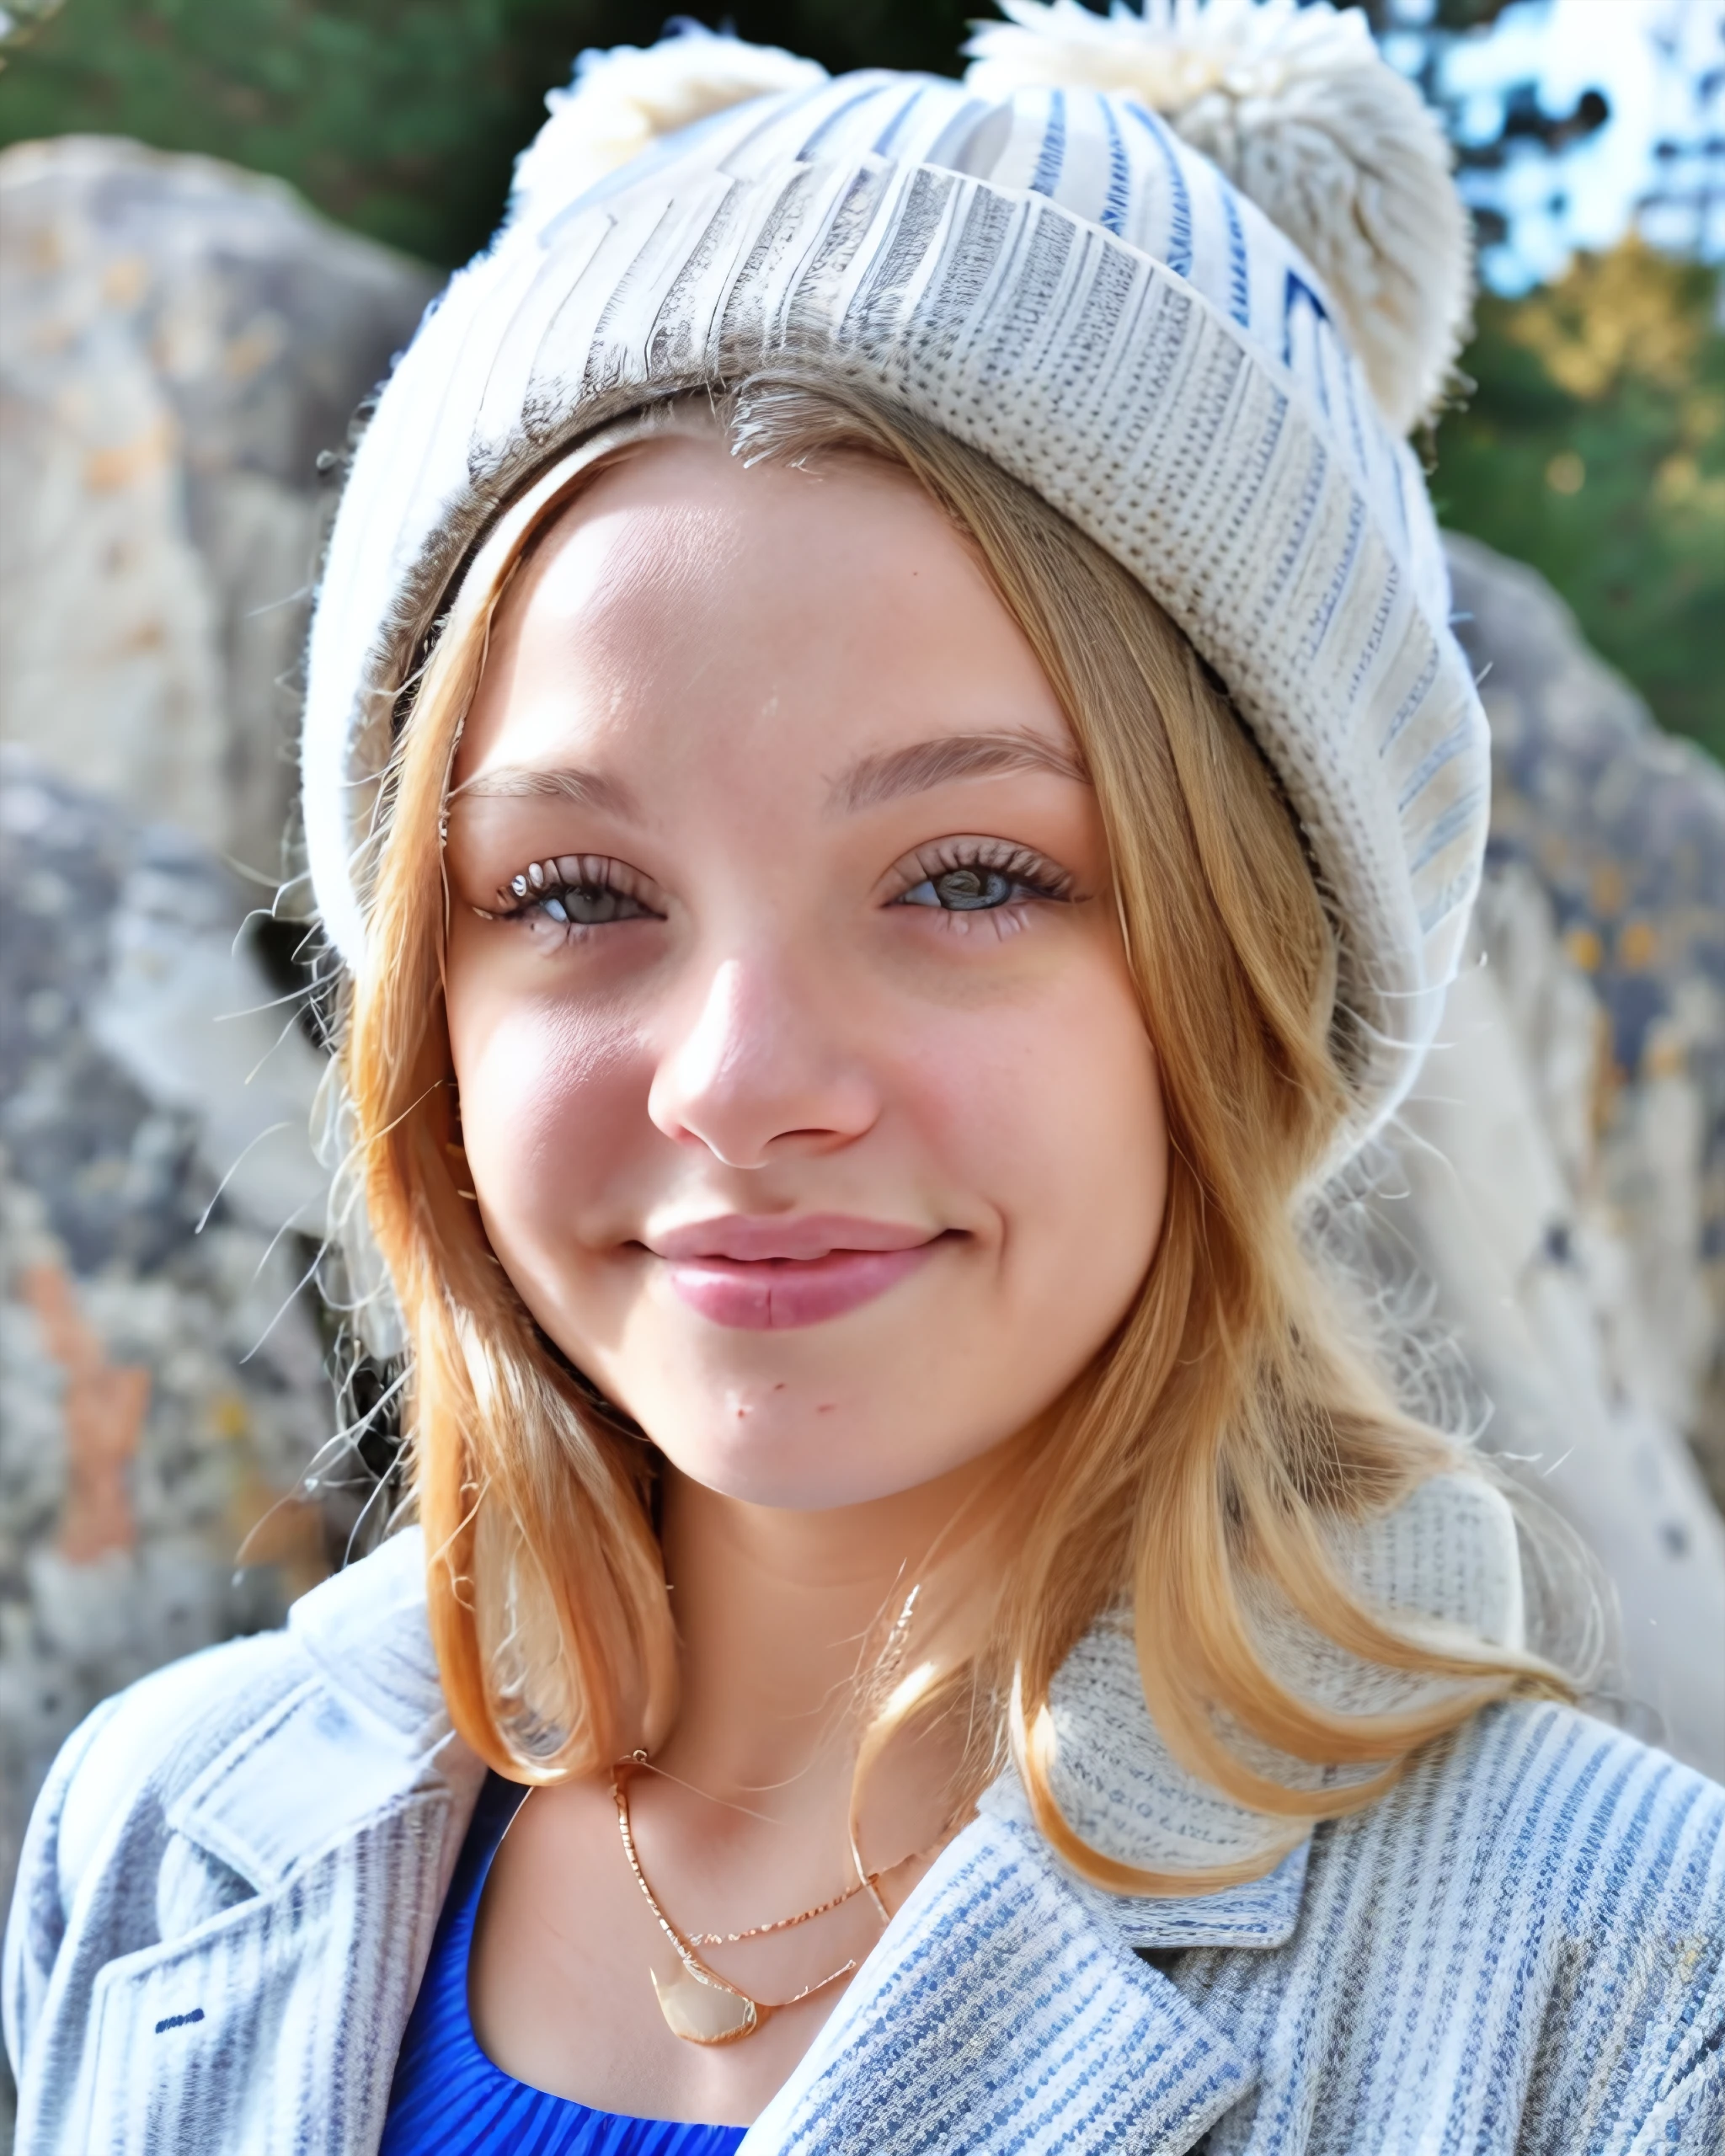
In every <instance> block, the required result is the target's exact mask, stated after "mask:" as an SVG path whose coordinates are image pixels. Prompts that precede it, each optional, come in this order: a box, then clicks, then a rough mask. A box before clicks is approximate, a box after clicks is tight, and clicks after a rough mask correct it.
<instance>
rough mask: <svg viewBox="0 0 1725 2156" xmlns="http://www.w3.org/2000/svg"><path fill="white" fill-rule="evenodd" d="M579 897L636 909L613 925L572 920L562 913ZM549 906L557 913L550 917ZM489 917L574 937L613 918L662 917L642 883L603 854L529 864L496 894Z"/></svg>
mask: <svg viewBox="0 0 1725 2156" xmlns="http://www.w3.org/2000/svg"><path fill="white" fill-rule="evenodd" d="M577 896H579V897H580V898H583V899H605V898H607V897H609V898H616V899H621V900H623V901H625V902H627V903H628V905H632V906H634V907H636V908H638V911H636V912H633V913H625V914H622V915H617V916H616V917H615V919H614V920H613V921H573V920H571V919H570V918H569V915H568V913H567V912H566V911H565V910H564V903H565V901H566V900H568V899H571V898H574V897H577ZM553 907H554V908H555V909H556V910H555V911H554V912H553ZM476 910H477V911H478V912H480V913H482V914H483V913H486V909H485V908H483V907H480V908H477V909H476ZM488 917H489V918H490V919H492V920H496V921H529V920H533V919H536V918H537V919H538V920H541V921H546V922H547V924H548V925H549V926H552V927H554V928H559V929H562V930H563V931H564V932H565V933H567V934H569V935H572V936H578V935H580V934H582V933H583V932H584V931H587V930H590V929H593V928H603V927H609V926H615V921H616V920H617V919H620V920H623V921H658V920H662V919H663V918H664V916H663V915H660V914H657V913H655V912H654V910H653V908H652V906H651V905H649V902H648V899H647V898H646V895H645V893H644V889H643V879H642V878H640V877H638V876H637V875H636V873H634V871H633V869H631V868H627V867H624V865H623V864H622V862H620V861H611V860H609V859H607V858H606V856H604V855H603V854H596V853H563V854H558V856H557V857H556V858H555V859H553V860H547V861H530V862H528V863H527V866H526V867H525V868H524V869H522V870H521V872H520V873H519V874H518V875H515V876H512V877H511V878H510V880H509V882H508V883H506V884H505V886H504V888H503V889H502V890H500V891H499V893H498V894H497V905H496V908H495V910H494V911H493V912H491V913H489V915H488Z"/></svg>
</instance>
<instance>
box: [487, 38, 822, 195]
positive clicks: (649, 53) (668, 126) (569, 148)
mask: <svg viewBox="0 0 1725 2156" xmlns="http://www.w3.org/2000/svg"><path fill="white" fill-rule="evenodd" d="M826 80H827V72H826V70H825V68H824V67H821V66H820V63H819V62H818V61H814V60H798V58H797V57H796V56H795V55H794V54H793V53H789V52H782V51H779V49H778V48H777V46H776V45H745V44H744V42H743V40H741V39H740V38H735V37H726V36H722V35H718V33H717V32H715V31H713V30H709V29H703V28H702V25H701V24H699V23H692V22H686V21H685V22H681V23H678V24H676V25H675V27H674V29H673V30H672V33H671V35H670V36H668V37H665V38H661V39H660V42H659V43H658V44H657V45H646V46H640V45H615V46H613V47H612V48H611V50H610V51H590V52H584V53H583V54H582V55H581V56H580V58H579V60H578V61H576V62H575V72H574V78H573V80H572V81H571V82H570V84H569V88H568V89H566V90H553V91H552V93H550V95H549V96H548V97H547V99H546V100H545V102H546V104H547V105H548V106H549V107H550V109H551V118H550V119H549V120H547V122H546V124H545V125H544V126H543V127H542V128H541V129H540V131H539V132H538V134H537V136H536V137H535V138H534V140H533V141H532V143H531V145H530V146H529V147H528V148H527V149H526V150H525V151H523V152H522V153H521V157H520V159H519V161H518V162H517V163H516V165H515V188H514V190H513V192H512V193H511V195H510V223H511V224H512V225H527V226H531V225H534V224H537V223H538V222H539V221H542V219H543V218H544V217H545V216H549V215H553V214H554V213H555V212H556V211H558V210H560V209H562V208H563V206H564V205H565V204H567V203H569V202H572V201H574V199H575V198H576V196H577V195H581V194H584V193H585V191H586V189H588V188H590V187H591V186H592V185H593V184H595V181H598V180H601V179H604V178H605V176H606V173H611V172H615V171H616V170H617V168H618V167H619V166H620V165H624V164H627V163H628V161H629V159H630V158H631V157H635V156H637V155H638V154H639V152H641V151H643V150H644V149H647V148H649V147H650V146H651V145H652V144H653V143H654V142H656V141H658V140H659V139H660V136H664V135H674V134H675V133H676V131H677V130H678V129H679V128H680V127H689V126H692V125H693V124H694V122H695V121H696V120H705V119H707V118H708V116H709V115H711V114H713V113H715V112H725V111H728V110H729V108H730V107H731V106H732V105H735V104H746V103H747V102H748V100H749V99H750V98H759V97H767V96H771V95H773V94H775V93H778V92H782V91H786V90H808V89H814V88H819V86H820V84H821V83H824V82H825V81H826Z"/></svg>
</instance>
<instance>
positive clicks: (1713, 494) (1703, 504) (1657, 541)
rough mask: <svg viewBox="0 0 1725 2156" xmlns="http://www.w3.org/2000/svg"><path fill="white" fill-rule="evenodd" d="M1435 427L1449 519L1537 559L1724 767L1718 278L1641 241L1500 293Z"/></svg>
mask: <svg viewBox="0 0 1725 2156" xmlns="http://www.w3.org/2000/svg"><path fill="white" fill-rule="evenodd" d="M1462 366H1463V368H1464V370H1465V371H1466V372H1467V373H1468V374H1469V375H1470V376H1472V378H1473V381H1474V383H1475V385H1476V386H1475V387H1474V388H1473V389H1472V391H1471V393H1470V395H1469V397H1468V398H1467V401H1466V403H1465V404H1464V405H1463V406H1462V407H1461V408H1459V409H1458V410H1456V411H1455V412H1453V413H1451V414H1450V415H1449V416H1447V417H1446V418H1445V419H1444V421H1443V423H1442V424H1441V426H1440V427H1439V430H1438V433H1437V438H1436V463H1435V468H1434V472H1433V478H1432V484H1433V491H1434V495H1435V497H1436V499H1437V504H1438V511H1439V515H1440V516H1441V517H1442V518H1443V520H1445V523H1447V524H1450V525H1452V526H1455V528H1456V529H1457V530H1459V531H1471V532H1473V533H1475V534H1477V536H1479V537H1480V538H1482V539H1484V540H1486V541H1487V542H1488V543H1489V544H1490V545H1492V546H1493V547H1498V548H1499V549H1500V550H1501V551H1502V552H1504V553H1506V554H1513V555H1515V556H1516V557H1518V558H1519V559H1521V560H1523V561H1525V562H1530V563H1532V564H1533V566H1534V567H1535V568H1537V569H1538V570H1540V572H1541V574H1543V575H1545V576H1546V577H1547V578H1549V579H1550V580H1551V583H1552V584H1555V585H1556V587H1557V590H1559V591H1560V592H1562V595H1563V596H1564V598H1565V599H1567V600H1568V602H1569V604H1570V606H1573V608H1574V610H1575V612H1576V614H1577V615H1578V617H1579V619H1580V622H1581V625H1582V627H1583V630H1584V631H1585V632H1586V634H1587V636H1588V638H1589V640H1590V641H1591V642H1592V643H1593V644H1594V646H1595V648H1597V649H1598V650H1599V651H1600V652H1601V653H1603V654H1604V655H1605V657H1606V658H1607V659H1610V660H1611V661H1612V662H1613V664H1616V665H1617V666H1619V667H1621V669H1622V670H1623V672H1624V673H1625V674H1626V675H1628V676H1629V678H1630V679H1631V680H1632V681H1633V682H1634V683H1635V684H1636V686H1637V688H1639V689H1640V690H1641V691H1642V694H1643V695H1644V696H1646V697H1647V698H1648V702H1650V703H1651V704H1652V705H1653V709H1654V711H1655V712H1657V713H1658V717H1659V718H1660V719H1661V720H1662V721H1663V722H1664V724H1665V725H1667V726H1668V727H1670V728H1673V729H1674V730H1675V731H1678V732H1680V733H1684V734H1691V735H1693V736H1694V737H1695V738H1696V739H1697V740H1700V741H1702V742H1704V743H1705V744H1706V745H1707V747H1708V748H1710V749H1711V750H1712V751H1713V753H1714V754H1715V755H1720V756H1722V757H1725V667H1722V665H1721V664H1720V659H1719V625H1720V623H1721V622H1725V332H1722V330H1721V328H1720V326H1719V275H1718V272H1717V270H1713V269H1710V268H1708V267H1706V265H1703V264H1696V263H1690V262H1680V261H1676V260H1674V259H1672V258H1670V257H1669V256H1668V255H1664V254H1659V253H1655V252H1654V251H1653V249H1652V248H1648V247H1646V246H1644V245H1643V244H1642V243H1641V242H1640V241H1639V240H1637V239H1636V238H1635V237H1630V238H1628V239H1626V240H1625V241H1623V242H1622V243H1621V245H1619V246H1618V247H1617V248H1614V249H1613V250H1612V251H1611V252H1610V253H1608V254H1603V255H1599V256H1594V257H1588V256H1582V257H1580V258H1578V259H1577V261H1576V262H1575V264H1574V265H1573V268H1572V269H1571V270H1569V272H1568V274H1567V275H1566V276H1565V277H1563V278H1562V280H1560V281H1559V282H1557V284H1555V285H1551V286H1546V287H1545V288H1544V289H1543V290H1541V291H1535V292H1533V293H1530V295H1529V296H1527V297H1526V298H1525V299H1521V300H1514V301H1509V300H1503V299H1496V298H1493V297H1490V296H1487V297H1485V298H1483V299H1482V301H1481V302H1480V305H1479V309H1478V334H1477V336H1476V338H1475V339H1474V342H1473V344H1472V345H1471V347H1470V349H1469V350H1468V351H1467V352H1466V354H1465V355H1463V359H1462Z"/></svg>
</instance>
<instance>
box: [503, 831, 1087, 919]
mask: <svg viewBox="0 0 1725 2156" xmlns="http://www.w3.org/2000/svg"><path fill="white" fill-rule="evenodd" d="M965 870H971V871H981V872H982V873H985V874H986V875H991V876H999V877H1001V878H1005V879H1006V881H1007V882H1008V883H1010V884H1012V886H1013V887H1014V889H1013V891H1012V895H1011V896H1009V897H1007V898H1006V899H1001V900H1000V901H998V902H997V903H996V904H995V905H974V906H964V905H955V906H943V905H940V904H938V902H937V903H935V904H933V905H925V902H923V901H920V900H914V899H912V897H911V894H912V893H913V892H914V891H917V890H920V889H921V888H922V887H923V886H924V885H925V884H928V885H932V884H934V883H937V882H938V880H939V879H940V878H942V877H944V876H951V875H954V874H958V873H962V872H964V871H965ZM898 873H899V875H900V878H902V879H903V880H902V881H901V883H900V888H899V889H898V891H897V892H896V893H895V895H894V896H893V898H891V899H889V901H888V903H889V905H895V906H910V905H916V906H917V907H918V910H927V911H928V912H930V913H937V914H939V915H942V916H943V925H944V926H948V927H952V926H964V925H966V923H967V921H968V916H969V915H971V914H977V913H980V914H996V915H1000V914H1006V913H1008V912H1010V911H1012V910H1016V909H1017V908H1018V907H1020V906H1022V905H1023V904H1024V903H1025V901H1026V899H1029V900H1039V901H1042V902H1044V903H1051V904H1055V905H1059V904H1062V903H1064V902H1065V901H1066V900H1068V899H1070V898H1071V892H1072V878H1071V876H1070V875H1069V874H1068V873H1067V872H1066V871H1065V869H1062V868H1058V867H1055V864H1054V862H1051V861H1049V859H1048V858H1047V857H1045V856H1044V855H1042V854H1039V853H1036V852H1033V851H1032V850H1031V848H1029V847H1028V846H1017V845H1014V844H1013V843H1012V842H1011V841H1008V840H1005V839H970V838H954V839H942V840H938V841H936V842H935V843H934V844H933V845H932V846H922V847H921V848H919V849H918V851H916V852H915V853H913V854H911V856H910V857H909V858H908V861H907V862H903V863H901V864H900V868H899V871H898ZM643 882H644V879H643V878H640V877H639V876H638V875H637V874H636V873H635V872H634V871H633V869H630V868H628V867H625V866H624V864H623V863H622V862H620V861H612V860H610V859H608V858H607V857H606V856H604V855H602V854H590V853H589V854H559V855H558V856H557V857H555V858H553V859H549V860H546V861H534V862H528V864H527V866H526V867H525V868H524V869H522V870H521V871H520V873H518V874H516V875H515V876H513V877H511V878H510V881H509V883H507V884H506V885H505V887H504V889H501V890H500V891H499V893H498V894H497V905H496V907H495V909H494V910H491V909H487V908H485V907H483V906H482V907H476V908H475V909H474V910H475V911H476V912H477V913H478V914H480V915H481V916H482V917H483V918H484V919H486V920H493V921H533V920H539V921H544V922H546V923H547V925H548V926H553V927H555V928H558V929H561V930H562V931H563V932H564V933H565V934H566V935H568V936H570V937H579V936H583V935H585V934H587V933H589V932H590V931H592V930H594V929H595V928H601V927H608V926H615V925H616V923H617V921H640V920H647V921H659V920H662V919H663V918H664V915H662V914H659V913H656V912H654V909H653V907H652V906H651V905H649V903H648V900H647V899H646V896H645V894H644V889H643ZM578 894H579V896H580V897H581V898H583V899H587V900H589V901H591V900H594V899H599V900H603V899H606V898H615V899H618V900H621V901H622V902H623V903H624V904H626V905H629V906H631V907H633V908H634V909H636V910H634V911H632V912H625V913H621V914H618V915H613V917H612V919H611V921H574V920H571V919H570V918H569V915H568V913H567V912H566V911H565V910H564V909H565V905H566V902H567V901H568V900H569V899H571V898H572V897H575V896H577V895H578ZM553 908H554V909H555V910H554V911H553Z"/></svg>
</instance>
